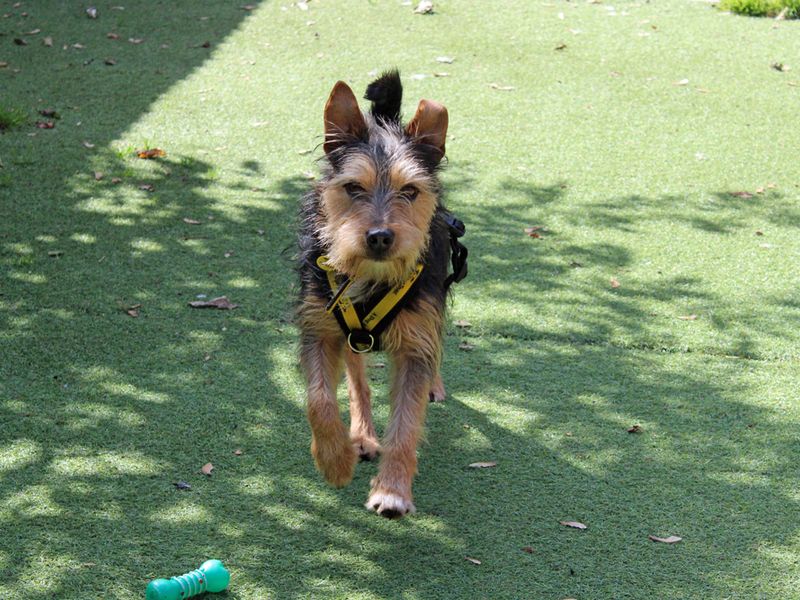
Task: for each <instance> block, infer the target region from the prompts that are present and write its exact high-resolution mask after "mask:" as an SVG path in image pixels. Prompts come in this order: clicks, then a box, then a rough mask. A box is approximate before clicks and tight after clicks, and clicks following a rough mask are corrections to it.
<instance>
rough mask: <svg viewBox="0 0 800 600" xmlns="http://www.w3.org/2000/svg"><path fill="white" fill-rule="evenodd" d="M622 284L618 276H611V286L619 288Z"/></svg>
mask: <svg viewBox="0 0 800 600" xmlns="http://www.w3.org/2000/svg"><path fill="white" fill-rule="evenodd" d="M619 286H620V283H619V280H618V279H617V278H616V277H612V278H611V287H612V288H618V287H619Z"/></svg>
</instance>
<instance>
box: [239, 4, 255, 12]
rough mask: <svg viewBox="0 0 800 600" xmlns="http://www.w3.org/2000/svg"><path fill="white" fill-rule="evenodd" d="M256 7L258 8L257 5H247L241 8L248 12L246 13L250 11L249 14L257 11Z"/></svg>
mask: <svg viewBox="0 0 800 600" xmlns="http://www.w3.org/2000/svg"><path fill="white" fill-rule="evenodd" d="M256 6H257V5H256V4H245V5H244V6H240V7H239V8H241V9H242V10H246V11H248V12H249V11H251V10H255V9H256Z"/></svg>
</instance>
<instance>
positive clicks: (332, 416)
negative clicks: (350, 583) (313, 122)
mask: <svg viewBox="0 0 800 600" xmlns="http://www.w3.org/2000/svg"><path fill="white" fill-rule="evenodd" d="M365 98H366V99H367V100H370V101H371V103H372V105H371V110H370V111H369V113H362V112H361V110H360V109H359V106H358V101H357V100H356V97H355V96H354V94H353V92H352V90H351V89H350V88H349V87H348V86H347V84H345V83H344V82H342V81H339V82H338V83H336V85H335V86H334V87H333V91H332V92H331V94H330V97H329V98H328V102H327V104H326V105H325V111H324V124H325V141H324V144H323V148H324V151H325V172H324V174H323V176H322V177H321V179H320V181H319V182H318V183H317V185H316V186H315V189H314V190H313V191H311V192H310V193H308V194H307V195H306V196H305V197H304V198H303V201H302V207H301V231H300V235H299V246H300V252H299V262H300V264H299V271H300V276H301V286H300V295H301V297H300V302H299V306H298V309H297V317H298V324H299V327H300V330H301V344H300V346H301V350H300V355H301V356H300V358H301V365H302V367H303V370H304V372H305V376H306V378H307V384H308V387H307V392H308V401H307V409H308V420H309V422H310V424H311V431H312V441H311V454H312V455H313V457H314V460H315V462H316V465H317V468H318V469H319V471H320V472H321V473H322V475H323V476H324V477H325V479H326V480H327V481H328V482H330V483H331V484H332V485H334V486H336V487H341V486H344V485H347V484H348V483H349V482H350V480H351V479H352V477H353V471H354V469H355V464H356V462H357V460H358V459H359V457H360V458H361V459H362V460H372V459H374V458H376V457H377V456H378V455H379V454H380V455H381V462H380V465H379V469H378V475H377V476H376V477H375V478H374V479H373V480H372V489H371V491H370V494H369V499H368V500H367V503H366V507H367V508H368V509H370V510H373V511H375V512H377V513H378V514H379V515H382V516H384V517H389V518H395V517H401V516H403V515H405V514H407V513H410V512H414V510H415V508H414V503H413V500H412V495H411V483H412V479H413V477H414V475H415V474H416V470H417V455H416V448H417V442H418V440H419V437H420V434H421V432H422V426H423V421H424V417H425V410H426V406H427V403H428V401H429V399H430V400H443V399H444V395H445V390H444V385H443V384H442V380H441V377H440V375H439V365H440V361H441V357H442V329H443V320H444V312H445V301H446V298H447V292H448V288H449V286H450V284H451V283H453V282H454V281H459V280H460V279H461V278H463V277H464V275H466V254H467V251H466V248H464V247H463V246H462V245H461V244H460V243H459V242H458V241H457V239H456V238H457V237H460V236H461V234H463V232H464V228H463V224H462V223H461V222H460V221H458V220H457V219H454V218H453V217H452V216H451V215H450V214H449V213H448V212H447V211H446V210H445V208H444V206H443V204H442V200H441V189H440V183H439V180H438V178H437V171H438V169H439V166H440V163H441V160H442V158H443V157H444V154H445V136H446V134H447V124H448V117H447V110H446V109H445V107H444V106H442V105H441V104H438V103H436V102H432V101H429V100H422V101H420V103H419V106H418V108H417V111H416V113H415V114H414V116H413V118H412V119H411V121H409V122H408V124H407V125H405V126H403V125H402V123H401V120H400V104H401V101H402V85H401V82H400V75H399V73H398V72H397V71H396V70H395V71H390V72H387V73H385V74H383V75H382V76H381V77H380V78H379V79H377V80H376V81H374V82H372V83H371V84H370V85H369V86H368V87H367V91H366V95H365ZM450 261H452V264H453V269H454V271H453V273H451V274H448V271H449V268H448V264H449V262H450ZM378 349H382V350H385V351H386V352H387V353H388V354H389V355H390V357H391V362H392V384H391V416H390V418H389V423H388V426H387V428H386V431H385V433H384V436H383V441H382V443H381V442H379V441H378V436H377V434H376V432H375V427H374V425H373V422H372V414H371V405H370V389H369V385H368V383H367V377H366V372H365V366H364V360H363V359H364V357H363V356H362V354H363V353H365V352H369V351H371V350H378ZM344 367H346V371H347V384H348V385H347V387H348V393H349V397H350V429H349V432H348V430H347V428H346V426H345V425H344V423H343V422H342V419H341V417H340V415H339V407H338V403H337V398H336V388H337V385H338V383H339V381H340V379H341V375H342V371H343V370H344Z"/></svg>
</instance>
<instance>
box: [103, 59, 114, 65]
mask: <svg viewBox="0 0 800 600" xmlns="http://www.w3.org/2000/svg"><path fill="white" fill-rule="evenodd" d="M103 63H105V64H107V65H108V66H109V67H113V66H114V65H115V64H117V61H115V60H114V59H113V58H107V59H105V60H104V61H103Z"/></svg>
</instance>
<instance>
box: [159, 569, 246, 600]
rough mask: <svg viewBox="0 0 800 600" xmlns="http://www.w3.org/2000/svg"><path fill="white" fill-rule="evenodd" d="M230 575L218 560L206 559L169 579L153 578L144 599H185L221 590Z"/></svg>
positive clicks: (225, 585)
mask: <svg viewBox="0 0 800 600" xmlns="http://www.w3.org/2000/svg"><path fill="white" fill-rule="evenodd" d="M230 580H231V575H230V573H228V570H227V569H226V568H225V567H223V566H222V563H221V562H220V561H218V560H207V561H206V562H204V563H203V564H202V565H200V568H199V569H195V570H194V571H190V572H189V573H185V574H183V575H181V576H179V577H172V578H170V579H154V580H153V581H151V582H150V583H149V584H147V596H146V600H185V599H186V598H191V597H192V596H197V595H198V594H202V593H203V592H221V591H222V590H224V589H225V588H226V587H228V582H230Z"/></svg>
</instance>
